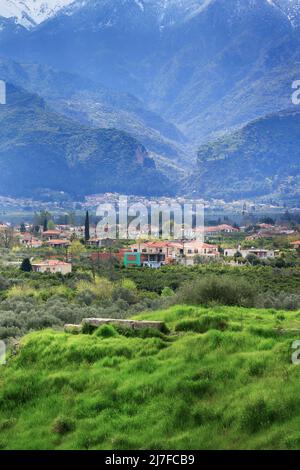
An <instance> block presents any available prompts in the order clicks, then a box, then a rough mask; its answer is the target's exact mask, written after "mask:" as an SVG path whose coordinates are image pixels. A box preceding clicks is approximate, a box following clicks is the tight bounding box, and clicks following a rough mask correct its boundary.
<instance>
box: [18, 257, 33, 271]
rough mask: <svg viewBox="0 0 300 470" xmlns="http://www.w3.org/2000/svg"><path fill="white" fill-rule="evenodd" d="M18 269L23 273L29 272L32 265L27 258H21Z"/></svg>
mask: <svg viewBox="0 0 300 470" xmlns="http://www.w3.org/2000/svg"><path fill="white" fill-rule="evenodd" d="M20 269H21V271H23V272H24V273H30V272H31V271H32V266H31V262H30V259H29V258H24V259H23V261H22V264H21V268H20Z"/></svg>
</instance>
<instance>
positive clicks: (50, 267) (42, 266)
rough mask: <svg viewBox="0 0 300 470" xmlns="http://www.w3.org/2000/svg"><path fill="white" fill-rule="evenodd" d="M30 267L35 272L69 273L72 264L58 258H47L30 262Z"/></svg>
mask: <svg viewBox="0 0 300 470" xmlns="http://www.w3.org/2000/svg"><path fill="white" fill-rule="evenodd" d="M31 265H32V269H33V271H34V272H37V273H52V274H58V273H59V274H63V275H64V276H65V275H66V274H69V273H71V272H72V264H71V263H65V262H64V261H60V260H53V259H48V260H44V261H41V262H39V263H31Z"/></svg>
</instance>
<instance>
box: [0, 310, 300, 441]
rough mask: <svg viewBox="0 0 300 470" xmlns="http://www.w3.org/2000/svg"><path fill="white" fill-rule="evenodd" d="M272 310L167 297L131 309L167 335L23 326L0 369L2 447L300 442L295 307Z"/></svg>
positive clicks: (108, 328) (297, 317)
mask: <svg viewBox="0 0 300 470" xmlns="http://www.w3.org/2000/svg"><path fill="white" fill-rule="evenodd" d="M276 316H277V315H276V311H267V310H261V311H257V310H255V309H246V308H238V307H215V308H210V309H207V308H203V307H189V306H176V307H172V308H171V309H169V310H166V311H161V312H155V313H152V314H151V313H148V314H144V315H140V316H139V317H138V318H139V319H149V318H152V319H154V320H164V321H166V322H167V325H168V327H169V328H170V330H171V333H170V335H169V336H168V337H165V336H163V335H161V336H159V337H153V336H151V335H150V334H149V335H146V337H144V338H142V337H139V336H135V335H131V336H128V337H127V336H125V335H124V334H122V332H121V333H120V332H118V331H116V330H115V328H114V327H112V326H111V325H109V326H107V325H105V326H103V327H101V328H100V329H98V330H96V332H95V333H93V334H87V335H84V334H82V335H77V336H74V335H68V334H64V333H59V332H53V331H51V330H48V331H47V330H46V331H43V332H39V333H32V334H30V335H29V336H27V337H25V338H24V339H23V341H22V344H21V349H20V352H19V353H18V354H17V355H16V356H12V357H11V358H9V361H8V365H7V366H6V367H3V368H0V430H1V433H0V448H2V449H120V450H121V449H129V450H130V449H144V448H149V449H157V450H160V449H243V448H252V449H262V448H264V449H269V448H271V449H279V448H282V449H295V448H299V446H300V441H299V424H300V411H299V410H300V406H299V405H300V380H299V379H300V367H297V366H295V365H293V364H292V363H291V354H292V352H293V350H292V349H291V344H292V342H293V340H294V339H298V336H299V335H298V334H297V332H294V333H292V332H291V331H290V330H293V329H295V328H297V327H298V328H300V312H293V313H285V314H284V315H281V320H280V322H281V331H280V332H279V331H278V330H277V329H276V325H277V322H278V320H277V319H276ZM262 330H263V331H265V332H269V333H272V334H262V333H261V331H262ZM285 330H286V332H287V334H285Z"/></svg>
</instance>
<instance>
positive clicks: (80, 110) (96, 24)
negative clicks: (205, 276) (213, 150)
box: [0, 0, 300, 194]
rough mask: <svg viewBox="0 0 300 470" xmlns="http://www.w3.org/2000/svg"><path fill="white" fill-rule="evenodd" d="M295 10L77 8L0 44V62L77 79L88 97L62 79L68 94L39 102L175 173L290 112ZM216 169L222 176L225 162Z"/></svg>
mask: <svg viewBox="0 0 300 470" xmlns="http://www.w3.org/2000/svg"><path fill="white" fill-rule="evenodd" d="M298 5H299V2H298V0H292V1H287V0H286V1H285V0H272V1H271V0H210V1H204V0H189V1H179V0H178V1H175V0H167V1H163V0H153V1H150V0H137V1H135V0H114V1H113V2H112V1H111V0H85V1H83V0H78V1H75V2H74V3H72V4H71V5H69V6H66V7H65V8H62V9H61V10H60V11H59V12H58V13H57V14H56V15H55V16H54V17H53V18H50V19H48V20H47V21H45V22H43V23H41V24H40V25H38V26H37V27H35V28H33V29H32V30H30V31H25V33H22V38H21V40H20V39H19V38H18V34H15V33H14V34H12V35H10V36H8V38H5V39H2V36H1V35H0V53H1V54H2V56H4V57H6V58H7V57H9V58H14V59H16V60H17V61H19V62H23V63H24V62H28V63H30V62H31V63H36V64H42V65H43V66H46V67H50V68H52V67H54V68H56V69H61V70H65V72H67V73H70V74H74V76H75V75H79V76H80V75H81V76H82V77H84V79H83V80H86V81H87V82H92V83H93V84H94V85H95V89H90V85H87V87H85V88H83V89H82V88H81V87H80V86H79V88H78V89H76V87H77V84H76V79H74V82H72V80H73V79H71V76H70V87H73V90H72V92H71V93H69V94H68V92H67V91H63V92H62V94H61V95H59V96H58V94H57V95H56V96H53V95H51V94H52V91H50V93H48V94H47V93H46V95H45V90H43V91H40V93H41V94H42V95H43V96H46V99H47V101H49V103H50V104H51V106H52V107H54V108H55V109H56V110H58V111H59V112H60V113H64V114H66V115H67V116H69V117H72V118H73V119H76V120H78V121H80V122H82V123H85V124H89V125H93V126H99V125H101V126H105V127H107V126H111V125H113V126H114V127H118V128H121V129H123V130H126V131H127V132H130V133H131V134H132V135H134V136H135V137H137V138H138V140H140V141H141V142H142V143H143V144H145V145H146V146H147V148H149V150H150V151H152V152H153V153H158V154H159V156H158V158H157V161H160V162H162V164H163V165H165V164H167V165H168V159H169V158H170V159H171V160H172V162H175V164H176V165H178V164H179V165H180V161H182V162H184V160H185V159H186V156H189V157H190V159H191V161H192V160H193V158H192V156H191V153H190V152H191V150H190V149H191V148H193V147H194V146H196V145H197V146H199V144H202V143H205V142H206V141H207V140H208V139H209V140H212V139H215V136H216V135H220V134H223V133H224V132H227V133H228V131H230V130H233V129H236V128H239V127H240V126H245V125H246V124H247V123H248V122H251V121H253V120H254V119H257V118H260V117H263V116H266V115H269V114H270V113H274V112H279V111H280V110H282V109H286V108H288V107H290V106H291V94H292V89H291V85H292V82H293V81H294V80H296V79H299V72H298V63H299V61H300V35H299V30H298V27H297V21H296V18H297V15H298ZM15 26H16V25H15ZM11 38H12V39H11ZM20 43H22V49H21V48H20ZM58 51H59V53H58ZM33 67H34V66H33ZM0 72H1V70H0ZM54 81H55V80H54ZM71 82H72V83H73V84H71ZM36 86H37V88H38V81H36ZM46 88H47V86H46ZM62 89H63V87H62ZM108 89H110V90H111V92H107V91H105V92H104V90H108ZM32 91H37V89H36V90H32ZM132 95H134V96H136V97H137V99H136V101H135V98H129V97H130V96H132ZM125 96H127V98H128V99H127V98H126V99H125V101H124V102H123V101H122V100H123V98H124V97H125ZM121 97H122V98H121ZM110 100H112V101H110ZM114 100H116V102H114ZM287 132H288V129H287ZM186 137H187V138H188V140H187V141H185V138H186ZM269 144H270V145H272V142H271V141H270V142H269ZM184 145H187V146H189V147H186V149H184V148H183V146H184ZM183 164H184V165H185V162H184V163H183ZM218 165H219V166H218V171H220V173H222V172H223V165H224V162H223V161H222V160H220V161H219V163H218ZM216 171H217V168H216ZM233 174H234V172H233ZM254 177H255V176H254V175H253V178H254ZM253 187H254V186H253ZM257 187H258V193H260V189H259V184H258V185H257ZM250 192H251V194H255V191H252V189H251V191H250ZM233 193H234V191H233ZM239 193H240V192H239V191H236V192H235V194H239Z"/></svg>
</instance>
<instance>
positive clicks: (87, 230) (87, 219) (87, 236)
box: [84, 211, 90, 242]
mask: <svg viewBox="0 0 300 470" xmlns="http://www.w3.org/2000/svg"><path fill="white" fill-rule="evenodd" d="M89 239H90V215H89V211H86V215H85V224H84V240H85V242H87V241H89Z"/></svg>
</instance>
